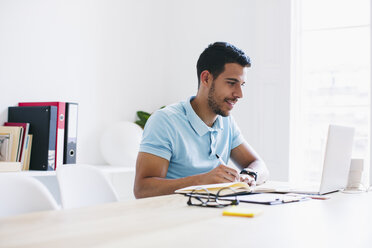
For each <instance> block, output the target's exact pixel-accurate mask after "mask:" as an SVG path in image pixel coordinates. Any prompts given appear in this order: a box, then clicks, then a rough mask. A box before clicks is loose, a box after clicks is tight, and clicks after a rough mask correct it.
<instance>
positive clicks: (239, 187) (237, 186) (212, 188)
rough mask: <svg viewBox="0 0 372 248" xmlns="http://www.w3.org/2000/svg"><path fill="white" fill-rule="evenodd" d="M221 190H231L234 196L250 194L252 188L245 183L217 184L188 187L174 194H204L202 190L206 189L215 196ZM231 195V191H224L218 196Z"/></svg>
mask: <svg viewBox="0 0 372 248" xmlns="http://www.w3.org/2000/svg"><path fill="white" fill-rule="evenodd" d="M223 188H232V189H233V190H234V192H235V193H236V194H244V193H251V192H252V188H251V187H249V185H248V184H247V183H244V182H232V183H217V184H206V185H196V186H190V187H186V188H182V189H177V190H176V191H175V192H174V193H176V194H187V193H191V192H193V191H194V190H195V191H194V193H200V194H204V193H206V191H205V190H204V189H207V190H208V191H209V193H211V194H213V195H216V194H217V192H218V191H219V190H220V189H223ZM225 192H226V194H231V191H229V190H226V191H225V190H224V191H221V193H220V195H225Z"/></svg>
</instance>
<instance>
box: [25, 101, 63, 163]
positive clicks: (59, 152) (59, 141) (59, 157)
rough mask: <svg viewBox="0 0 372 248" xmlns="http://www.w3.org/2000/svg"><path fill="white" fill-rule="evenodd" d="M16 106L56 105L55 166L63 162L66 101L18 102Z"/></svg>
mask: <svg viewBox="0 0 372 248" xmlns="http://www.w3.org/2000/svg"><path fill="white" fill-rule="evenodd" d="M18 106H20V107H21V106H23V107H30V106H56V107H57V116H58V120H57V134H56V157H55V168H57V166H59V165H62V164H63V154H64V139H65V116H66V103H65V102H20V103H18Z"/></svg>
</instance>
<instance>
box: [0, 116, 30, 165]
mask: <svg viewBox="0 0 372 248" xmlns="http://www.w3.org/2000/svg"><path fill="white" fill-rule="evenodd" d="M29 128H30V123H12V122H5V123H4V126H0V170H1V171H20V170H28V169H29V166H30V153H31V144H32V135H31V134H29Z"/></svg>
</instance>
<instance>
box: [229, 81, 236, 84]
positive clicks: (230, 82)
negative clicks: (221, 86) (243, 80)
mask: <svg viewBox="0 0 372 248" xmlns="http://www.w3.org/2000/svg"><path fill="white" fill-rule="evenodd" d="M227 83H228V84H230V85H235V84H236V82H232V81H228V82H227Z"/></svg>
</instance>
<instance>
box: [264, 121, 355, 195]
mask: <svg viewBox="0 0 372 248" xmlns="http://www.w3.org/2000/svg"><path fill="white" fill-rule="evenodd" d="M353 138H354V128H351V127H344V126H337V125H329V129H328V137H327V145H326V150H325V154H324V163H323V172H322V179H321V182H320V184H315V185H314V184H313V185H306V186H305V185H303V186H301V185H288V184H285V185H283V184H282V185H281V186H279V185H277V186H274V187H273V189H274V192H278V193H299V194H309V195H324V194H328V193H331V192H336V191H339V190H341V189H343V188H345V187H346V185H347V180H348V175H349V169H350V162H351V153H352V147H353ZM263 187H265V186H263Z"/></svg>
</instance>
